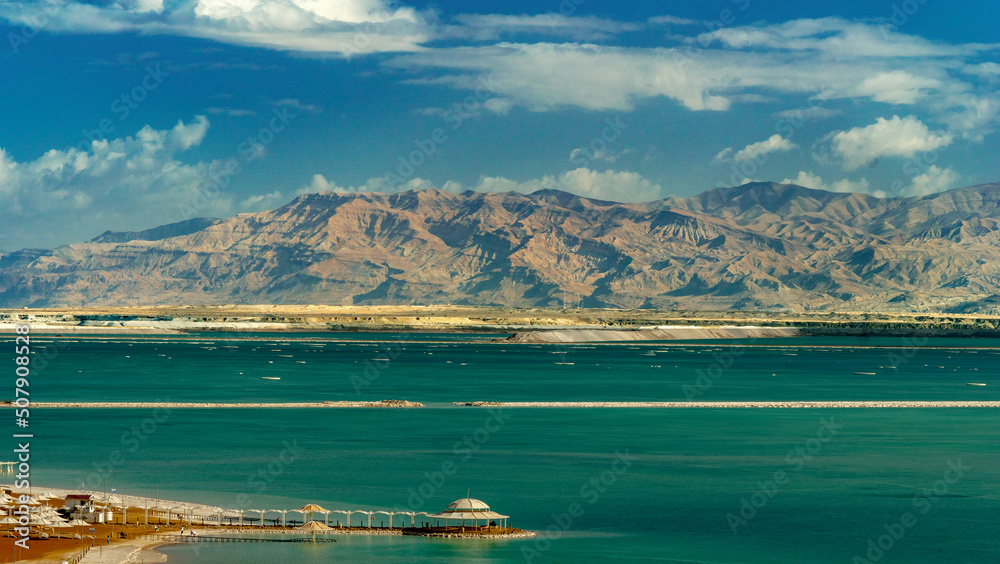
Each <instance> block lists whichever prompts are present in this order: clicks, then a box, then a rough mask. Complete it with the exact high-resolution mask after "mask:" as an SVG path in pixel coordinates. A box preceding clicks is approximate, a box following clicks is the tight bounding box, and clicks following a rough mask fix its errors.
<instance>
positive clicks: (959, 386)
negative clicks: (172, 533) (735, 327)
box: [11, 334, 1000, 563]
mask: <svg viewBox="0 0 1000 564" xmlns="http://www.w3.org/2000/svg"><path fill="white" fill-rule="evenodd" d="M373 337H377V340H376V339H374V338H373ZM469 339H480V340H479V341H477V342H469ZM488 339H489V337H483V336H473V337H469V336H447V337H443V338H442V337H435V336H430V335H395V336H393V335H389V336H381V335H380V336H371V335H367V336H366V335H356V334H355V335H350V336H331V335H329V334H323V335H320V334H303V335H297V334H284V335H280V336H279V338H275V336H274V335H246V334H242V335H234V334H208V335H199V336H195V337H182V338H178V337H169V338H167V337H150V338H141V339H139V338H120V337H108V338H100V339H81V338H69V339H57V340H55V341H57V342H58V343H59V344H60V345H61V346H58V347H57V346H56V345H55V343H54V342H53V340H52V339H44V338H42V337H39V338H38V340H37V344H36V345H35V348H36V350H39V351H40V352H39V357H37V358H41V357H42V356H49V357H53V358H51V360H48V361H47V365H45V366H44V367H42V366H40V365H38V363H36V372H37V373H36V376H35V378H34V380H33V382H32V388H31V390H32V397H33V399H34V400H35V401H60V400H77V401H155V400H160V401H206V402H211V401H221V402H228V401H326V400H355V399H369V400H377V399H387V398H398V399H409V400H415V401H421V402H424V403H426V404H428V405H429V407H428V408H424V409H413V410H400V409H385V410H382V409H326V410H324V409H295V410H293V409H267V410H251V409H221V410H191V409H187V410H184V409H175V410H173V411H172V412H170V413H164V412H162V411H161V412H158V413H155V414H154V411H153V410H152V409H47V410H37V411H35V412H33V414H32V430H33V432H34V433H35V437H36V438H35V439H34V441H33V442H32V460H33V462H34V465H33V469H34V477H33V478H34V482H35V483H36V484H37V485H50V486H58V487H79V486H80V484H81V482H86V483H87V487H88V488H97V489H99V488H101V487H103V480H104V478H107V481H108V487H109V488H111V487H114V488H116V489H117V490H118V491H119V492H122V493H132V494H136V495H148V496H154V495H159V496H160V497H161V498H164V499H175V500H183V501H193V502H204V503H210V504H216V505H222V506H224V507H240V506H243V507H251V508H261V509H269V508H294V507H299V506H301V505H302V504H304V503H307V502H313V503H318V504H320V505H322V506H324V507H326V508H327V509H366V510H375V509H391V508H400V509H413V510H417V511H429V512H436V511H439V510H441V509H443V508H444V507H445V506H446V505H447V504H448V503H449V502H451V501H453V500H455V499H458V498H461V497H464V496H465V495H466V492H467V491H470V490H471V495H472V497H476V498H480V499H482V500H484V501H486V502H487V503H489V504H490V505H491V506H492V507H493V509H495V510H496V511H499V512H501V513H504V514H508V515H511V516H512V524H513V525H514V526H519V527H522V528H526V529H531V530H535V531H542V532H543V533H544V532H545V531H546V530H548V533H545V534H543V535H542V536H540V537H536V538H534V539H527V540H507V541H478V540H475V541H474V540H432V539H425V538H409V537H407V538H400V537H366V536H341V537H339V542H337V543H333V544H316V545H298V544H280V543H279V544H245V545H218V546H212V545H198V546H197V549H196V548H195V547H194V546H176V547H168V548H164V549H163V551H164V552H165V553H167V554H168V555H169V557H170V561H171V562H218V563H256V562H260V563H264V562H269V563H270V562H327V561H332V560H334V559H336V558H346V559H351V560H355V561H362V562H366V561H371V562H375V561H378V562H391V561H401V560H407V561H412V562H440V561H454V562H523V561H530V562H587V561H603V562H622V561H626V562H627V561H632V562H645V561H662V562H854V561H855V560H854V557H855V556H860V557H864V558H866V559H868V560H869V561H871V562H874V561H880V562H997V561H998V560H1000V534H998V533H1000V493H998V484H1000V432H998V430H1000V410H989V409H899V410H891V409H810V410H802V409H756V410H739V409H698V410H664V409H505V410H503V411H500V412H491V411H489V410H486V409H477V408H461V407H453V406H451V405H449V404H450V402H452V401H470V400H511V401H513V400H525V401H546V400H567V401H573V400H576V401H582V400H595V401H596V400H609V401H610V400H661V401H670V400H683V399H685V398H686V395H687V396H692V395H693V397H692V399H699V400H706V401H711V400H719V401H725V400H861V399H872V400H875V399H908V400H909V399H917V400H920V399H926V400H934V399H948V400H957V399H989V400H997V399H1000V393H998V391H1000V382H998V379H997V377H996V374H997V370H996V368H995V367H996V365H997V361H998V360H1000V357H998V356H997V355H998V354H1000V341H996V340H984V339H975V340H973V339H940V340H931V341H928V342H926V343H921V344H922V345H923V346H921V347H914V346H913V344H912V343H909V342H906V341H904V340H902V339H848V338H844V339H796V340H785V339H782V340H777V339H775V340H767V341H763V340H762V341H757V342H753V343H750V342H744V343H739V342H737V343H728V344H726V345H723V344H722V343H720V342H712V343H694V342H686V343H677V342H674V343H655V344H644V345H635V344H629V345H599V346H595V345H584V346H531V345H510V344H506V343H491V342H489V340H488ZM414 341H422V342H414ZM46 342H47V343H46ZM46 344H47V349H48V350H47V351H46V352H45V353H44V354H43V353H42V352H41V347H42V346H44V345H46ZM11 346H13V345H12V344H11ZM56 352H57V354H53V353H56ZM383 359H384V360H383ZM855 372H866V373H875V374H874V375H871V374H855ZM241 373H242V374H241ZM262 376H277V377H280V378H281V380H262V379H261V377H262ZM968 382H982V383H986V384H988V385H987V386H967V385H966V384H967V383H968ZM154 415H155V417H156V419H158V420H159V421H158V422H156V421H154V420H153V417H154ZM137 436H138V437H139V438H140V439H141V440H135V437H137ZM129 437H132V438H129ZM282 459H284V462H282ZM616 461H617V463H616ZM602 480H603V482H602ZM98 481H99V482H101V483H96V482H98ZM571 508H572V509H576V508H579V509H578V510H575V511H573V513H574V514H575V516H570V515H569V514H568V513H569V512H570V509H571ZM337 517H339V518H341V519H342V518H343V516H342V515H339V514H335V516H332V519H336V518H337ZM380 518H382V519H384V517H381V516H376V523H378V521H379V519H380ZM354 522H355V524H357V523H358V517H357V516H355V518H354ZM400 522H401V521H400V518H399V517H397V521H396V523H397V525H398V524H399V523H400ZM901 522H905V523H906V524H907V525H905V526H904V525H902V524H900V523H901ZM869 541H871V544H870V543H869ZM879 543H881V544H882V546H883V548H878V544H879ZM872 547H875V548H874V549H873V548H872ZM886 547H887V548H886ZM196 550H197V553H196ZM869 552H870V554H866V553H869ZM875 557H877V558H875Z"/></svg>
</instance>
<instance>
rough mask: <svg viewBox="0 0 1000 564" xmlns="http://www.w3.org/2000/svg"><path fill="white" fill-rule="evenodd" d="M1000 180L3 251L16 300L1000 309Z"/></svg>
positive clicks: (306, 201) (174, 228) (429, 216)
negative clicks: (897, 193)
mask: <svg viewBox="0 0 1000 564" xmlns="http://www.w3.org/2000/svg"><path fill="white" fill-rule="evenodd" d="M998 295H1000V184H986V185H980V186H973V187H970V188H963V189H958V190H952V191H949V192H943V193H939V194H934V195H931V196H927V197H924V198H889V199H879V198H876V197H873V196H868V195H864V194H850V193H834V192H825V191H821V190H812V189H808V188H803V187H801V186H794V185H785V184H773V183H751V184H746V185H744V186H739V187H735V188H721V189H715V190H710V191H708V192H705V193H702V194H700V195H698V196H695V197H692V198H669V199H666V200H660V201H655V202H650V203H646V204H619V203H614V202H606V201H600V200H593V199H588V198H582V197H578V196H574V195H572V194H569V193H566V192H559V191H554V190H543V191H540V192H536V193H534V194H530V195H525V194H520V193H513V192H511V193H481V192H471V191H470V192H465V193H462V194H453V193H449V192H440V191H436V190H425V191H417V192H404V193H399V194H377V193H350V194H343V193H322V194H308V195H303V196H300V197H298V198H296V199H295V200H294V201H292V202H291V203H289V204H288V205H285V206H283V207H281V208H278V209H276V210H272V211H266V212H261V213H255V214H243V215H239V216H237V217H233V218H229V219H222V220H219V219H193V220H189V221H186V222H182V223H176V224H171V225H165V226H162V227H157V228H154V229H149V230H146V231H141V232H106V233H104V234H102V235H100V236H98V237H96V238H94V239H92V240H91V241H89V242H86V243H80V244H73V245H65V246H61V247H58V248H56V249H53V250H40V249H25V250H21V251H17V252H11V253H9V254H6V255H4V256H2V258H0V306H3V307H22V306H31V307H45V306H71V307H72V306H82V305H145V304H180V303H188V304H207V303H217V304H226V303H285V304H304V303H316V304H355V305H364V304H444V303H453V304H482V305H487V304H489V305H508V306H522V307H527V306H560V305H568V306H581V307H626V308H679V309H755V310H767V309H783V310H784V309H787V310H793V311H804V310H841V311H843V310H883V311H950V312H966V313H974V312H982V313H990V312H993V313H996V312H998V311H1000V299H998Z"/></svg>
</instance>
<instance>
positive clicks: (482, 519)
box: [427, 497, 510, 528]
mask: <svg viewBox="0 0 1000 564" xmlns="http://www.w3.org/2000/svg"><path fill="white" fill-rule="evenodd" d="M427 518H428V519H433V520H434V523H435V526H436V525H437V523H438V522H439V521H444V526H446V527H464V526H466V524H468V525H470V526H473V527H480V526H482V527H491V526H495V525H498V524H499V523H498V522H502V523H503V525H502V526H503V527H504V528H507V519H509V518H510V516H509V515H501V514H499V513H497V512H495V511H491V510H490V506H489V505H486V504H485V503H483V502H482V501H480V500H478V499H472V498H471V497H466V498H463V499H459V500H455V501H453V502H451V503H450V504H448V508H447V509H445V510H444V511H442V512H440V513H434V514H432V515H428V516H427ZM480 523H482V524H481V525H480Z"/></svg>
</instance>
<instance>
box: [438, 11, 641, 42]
mask: <svg viewBox="0 0 1000 564" xmlns="http://www.w3.org/2000/svg"><path fill="white" fill-rule="evenodd" d="M454 19H455V22H457V24H458V25H451V26H446V27H444V28H441V29H440V30H439V34H440V36H441V37H442V38H464V39H473V40H476V41H488V40H498V39H500V38H501V37H503V36H508V35H524V34H531V35H542V36H546V37H564V38H567V39H571V40H573V41H600V40H605V39H609V38H611V37H613V36H615V35H617V34H620V33H623V32H628V31H636V30H639V29H641V28H642V26H641V25H639V24H634V23H627V22H619V21H615V20H609V19H606V18H597V17H593V16H577V17H569V16H565V15H563V14H533V15H528V14H523V15H509V14H462V15H458V16H455V18H454Z"/></svg>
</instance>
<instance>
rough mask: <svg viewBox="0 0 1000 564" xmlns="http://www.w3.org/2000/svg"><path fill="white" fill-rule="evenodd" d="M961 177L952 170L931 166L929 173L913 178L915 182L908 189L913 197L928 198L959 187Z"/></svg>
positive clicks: (908, 192)
mask: <svg viewBox="0 0 1000 564" xmlns="http://www.w3.org/2000/svg"><path fill="white" fill-rule="evenodd" d="M959 179H960V178H959V175H958V173H957V172H955V171H954V170H952V169H950V168H940V167H938V166H936V165H931V166H930V167H929V168H928V169H927V172H924V173H923V174H919V175H917V176H915V177H913V182H912V184H910V187H909V188H908V189H907V194H909V195H912V196H926V195H928V194H934V193H935V192H942V191H944V190H950V189H952V188H955V187H956V186H957V185H958V181H959Z"/></svg>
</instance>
